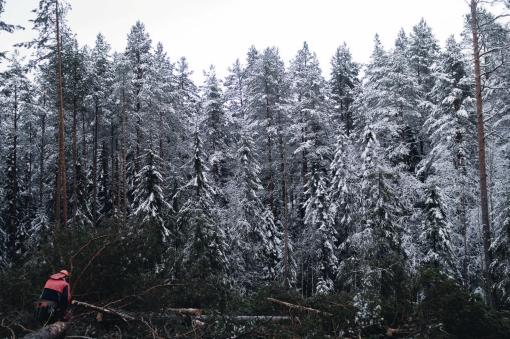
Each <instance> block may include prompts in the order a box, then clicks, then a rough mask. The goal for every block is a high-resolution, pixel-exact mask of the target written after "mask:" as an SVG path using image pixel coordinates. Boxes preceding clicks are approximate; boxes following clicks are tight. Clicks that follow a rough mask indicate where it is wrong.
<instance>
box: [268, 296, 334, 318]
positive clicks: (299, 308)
mask: <svg viewBox="0 0 510 339" xmlns="http://www.w3.org/2000/svg"><path fill="white" fill-rule="evenodd" d="M266 299H267V300H268V301H271V302H273V303H276V304H280V305H283V306H286V307H288V308H291V309H295V310H299V311H303V312H311V313H315V314H321V315H325V316H328V317H332V316H333V314H331V313H329V312H324V311H321V310H317V309H315V308H311V307H306V306H301V305H294V304H291V303H288V302H285V301H281V300H278V299H274V298H266Z"/></svg>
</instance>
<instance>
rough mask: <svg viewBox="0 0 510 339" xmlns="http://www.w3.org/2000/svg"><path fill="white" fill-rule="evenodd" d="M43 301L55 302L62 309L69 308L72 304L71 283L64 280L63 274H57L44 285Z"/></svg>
mask: <svg viewBox="0 0 510 339" xmlns="http://www.w3.org/2000/svg"><path fill="white" fill-rule="evenodd" d="M66 294H67V295H66ZM41 299H45V300H52V301H55V302H57V303H58V305H59V306H60V307H61V308H63V309H65V308H67V306H68V305H69V304H70V303H71V287H70V286H69V283H68V282H67V281H65V280H64V275H63V274H62V273H56V274H53V275H52V276H50V278H49V279H48V281H47V282H46V284H45V285H44V291H43V294H42V296H41Z"/></svg>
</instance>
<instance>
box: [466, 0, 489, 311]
mask: <svg viewBox="0 0 510 339" xmlns="http://www.w3.org/2000/svg"><path fill="white" fill-rule="evenodd" d="M478 2H479V0H471V5H470V7H471V31H472V34H473V60H474V64H475V97H476V129H477V139H478V160H479V174H480V204H481V212H482V232H483V251H484V268H483V271H484V278H485V293H486V295H487V303H488V304H489V305H491V306H492V304H493V302H492V293H491V285H492V279H491V277H490V273H489V265H490V264H491V262H492V255H491V251H490V247H491V228H490V220H489V203H488V199H487V170H486V163H485V130H484V121H483V102H482V79H481V78H482V75H481V69H480V47H479V43H478V16H477V7H478Z"/></svg>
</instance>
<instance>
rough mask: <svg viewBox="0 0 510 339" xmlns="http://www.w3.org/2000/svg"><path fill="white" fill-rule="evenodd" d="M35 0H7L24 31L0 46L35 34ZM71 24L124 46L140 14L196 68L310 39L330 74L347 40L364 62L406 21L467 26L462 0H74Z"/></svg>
mask: <svg viewBox="0 0 510 339" xmlns="http://www.w3.org/2000/svg"><path fill="white" fill-rule="evenodd" d="M37 3H38V0H7V1H6V8H5V12H4V13H3V14H2V20H4V21H7V22H9V23H13V24H20V25H24V26H25V27H27V28H28V30H27V31H24V32H18V33H15V34H6V33H1V35H0V50H10V49H11V48H12V47H11V45H12V43H14V42H19V41H25V40H28V39H29V38H30V36H31V34H33V33H31V32H30V28H31V24H30V23H29V22H28V19H30V18H32V15H33V14H32V13H31V10H32V9H34V8H35V7H36V6H37ZM70 3H71V6H72V10H71V12H70V13H69V16H68V22H69V25H70V26H71V28H72V30H73V32H75V33H76V34H77V38H78V41H79V42H80V43H81V44H82V45H83V44H88V45H90V46H93V45H94V41H95V37H96V35H97V33H98V32H101V33H103V34H104V35H105V36H106V38H107V40H108V41H109V43H110V44H111V45H112V47H113V49H114V50H116V51H123V50H124V48H125V46H126V36H127V34H128V32H129V30H130V28H131V26H132V25H133V24H134V23H135V22H136V20H141V21H142V22H143V23H145V26H146V29H147V31H148V32H149V34H150V36H151V38H152V41H153V46H155V44H156V42H158V41H161V42H162V43H163V45H164V47H165V50H166V51H167V52H168V55H169V56H170V57H171V59H173V60H174V61H175V60H176V59H177V58H179V57H180V56H186V57H187V58H188V61H189V63H190V66H191V68H192V69H193V70H194V71H195V80H199V79H201V78H202V77H201V75H202V70H204V69H207V68H208V66H209V65H210V64H214V65H215V66H216V68H217V70H218V73H220V75H222V76H223V75H225V74H226V70H227V67H229V66H230V65H231V64H232V63H233V62H234V61H235V59H236V58H240V59H241V60H242V61H244V58H245V55H246V52H247V50H248V48H249V47H250V46H251V45H252V44H253V45H255V46H256V47H257V48H259V49H261V48H264V47H266V46H277V47H279V49H280V53H281V55H282V57H283V58H284V60H285V62H286V63H288V61H289V60H290V59H291V58H292V57H293V56H294V55H295V53H296V51H297V50H298V49H299V48H300V47H301V46H302V44H303V41H307V42H308V43H309V45H310V48H311V49H312V50H313V51H315V52H316V53H317V55H318V57H319V60H320V62H321V66H322V69H323V72H324V73H325V76H328V74H327V73H328V72H329V61H330V58H331V56H332V55H333V53H334V51H335V49H336V48H337V46H338V45H339V44H341V43H342V42H343V41H345V42H346V43H347V45H348V46H349V48H350V49H351V52H352V54H353V57H354V59H355V60H356V61H358V62H367V61H368V60H369V57H370V53H371V51H372V47H373V37H374V34H375V33H379V35H380V37H381V40H382V42H383V44H384V45H385V46H386V47H388V48H389V47H392V46H393V42H394V40H395V38H396V36H397V33H398V31H399V29H400V28H401V27H403V28H404V29H405V31H406V32H409V31H410V30H411V28H412V26H414V25H415V24H416V23H418V21H419V20H420V18H422V17H423V18H425V20H426V21H427V22H428V24H429V25H430V26H431V27H432V29H433V32H434V34H435V35H436V37H437V38H438V40H439V41H440V43H441V44H443V43H444V41H445V39H446V38H447V37H448V36H449V35H451V34H455V35H456V36H457V37H458V36H459V33H460V32H461V31H462V27H463V20H464V15H465V14H466V13H467V4H466V2H465V0H71V1H70Z"/></svg>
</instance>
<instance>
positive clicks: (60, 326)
mask: <svg viewBox="0 0 510 339" xmlns="http://www.w3.org/2000/svg"><path fill="white" fill-rule="evenodd" d="M69 326H70V324H69V323H66V322H63V321H57V322H56V323H53V324H51V325H48V326H44V327H43V328H41V329H40V330H37V331H34V332H32V333H29V334H27V335H26V336H24V337H23V338H24V339H57V338H61V337H63V336H64V334H65V332H66V330H67V329H68V328H69Z"/></svg>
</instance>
